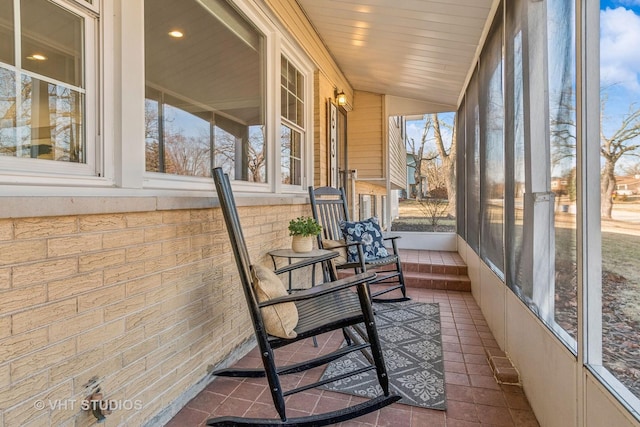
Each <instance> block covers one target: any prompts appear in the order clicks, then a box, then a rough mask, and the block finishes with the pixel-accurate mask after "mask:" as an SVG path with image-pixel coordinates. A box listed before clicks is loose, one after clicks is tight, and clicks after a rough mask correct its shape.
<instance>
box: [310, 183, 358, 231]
mask: <svg viewBox="0 0 640 427" xmlns="http://www.w3.org/2000/svg"><path fill="white" fill-rule="evenodd" d="M309 198H310V200H311V210H312V212H313V217H314V218H315V219H316V221H318V223H320V225H322V238H324V239H330V240H341V239H342V238H343V236H342V230H341V229H340V223H341V222H342V221H348V220H349V211H348V207H347V200H346V197H345V194H344V190H343V189H342V188H340V189H338V188H333V187H319V188H316V189H313V187H309Z"/></svg>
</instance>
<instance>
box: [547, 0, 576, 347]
mask: <svg viewBox="0 0 640 427" xmlns="http://www.w3.org/2000/svg"><path fill="white" fill-rule="evenodd" d="M574 16H575V13H574V2H573V1H572V0H551V1H549V3H548V7H547V32H548V37H547V39H548V50H549V54H548V56H549V122H550V123H549V124H550V128H549V137H550V143H551V150H550V155H551V159H550V166H551V192H552V193H553V194H554V198H555V208H554V229H555V279H556V280H555V313H554V320H555V321H556V323H557V324H558V325H559V326H560V327H562V328H563V329H564V330H565V331H566V332H568V333H569V335H570V336H571V338H573V339H574V340H575V339H576V338H577V333H578V318H577V306H578V305H577V273H576V125H575V123H576V98H575V87H576V78H575V71H574V70H575V55H574V49H575V48H574V46H575V38H574V33H575V25H574V24H575V21H574V19H569V18H567V17H574Z"/></svg>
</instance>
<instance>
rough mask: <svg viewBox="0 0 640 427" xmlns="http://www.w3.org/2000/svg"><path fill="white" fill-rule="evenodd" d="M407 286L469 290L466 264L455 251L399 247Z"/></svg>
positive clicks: (469, 282) (469, 284) (469, 283)
mask: <svg viewBox="0 0 640 427" xmlns="http://www.w3.org/2000/svg"><path fill="white" fill-rule="evenodd" d="M400 260H401V261H402V271H403V273H404V278H405V284H406V285H407V287H415V288H423V289H446V290H452V291H465V292H470V291H471V281H470V280H469V276H468V275H467V272H468V270H467V266H466V264H465V263H464V261H463V260H462V257H460V255H458V253H457V252H443V251H423V250H412V249H401V250H400Z"/></svg>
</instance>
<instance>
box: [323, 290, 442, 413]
mask: <svg viewBox="0 0 640 427" xmlns="http://www.w3.org/2000/svg"><path fill="white" fill-rule="evenodd" d="M374 307H375V311H376V325H377V327H378V335H379V336H380V341H381V344H382V348H383V350H384V360H385V363H386V365H387V371H388V374H389V380H390V381H389V382H390V390H391V392H392V393H395V394H398V395H400V396H402V399H401V400H400V401H399V403H404V404H407V405H413V406H421V407H424V408H430V409H438V410H442V411H444V410H446V400H445V391H444V364H443V361H442V338H441V335H440V307H439V306H438V304H426V303H420V302H413V301H405V302H399V303H385V304H379V303H374ZM366 364H367V363H366V359H365V358H364V356H362V354H361V353H360V352H353V353H350V354H349V355H347V356H345V357H342V358H341V359H338V360H336V361H333V362H331V363H330V364H329V365H328V366H327V368H326V370H325V372H324V374H323V375H322V378H323V379H324V378H328V377H332V376H335V375H338V374H340V373H342V372H348V371H353V370H356V369H358V368H361V367H363V366H365V365H366ZM322 388H324V389H326V390H332V391H338V392H342V393H348V394H354V395H358V396H367V397H375V396H380V395H381V394H382V389H381V388H380V386H379V385H378V380H377V378H376V374H375V371H367V372H365V373H364V374H361V375H358V376H353V377H349V378H345V379H343V380H339V381H334V382H332V383H329V384H326V385H324V386H323V387H322Z"/></svg>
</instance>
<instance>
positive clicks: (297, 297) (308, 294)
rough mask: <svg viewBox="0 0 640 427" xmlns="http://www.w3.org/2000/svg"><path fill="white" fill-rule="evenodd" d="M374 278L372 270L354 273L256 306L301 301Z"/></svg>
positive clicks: (374, 274)
mask: <svg viewBox="0 0 640 427" xmlns="http://www.w3.org/2000/svg"><path fill="white" fill-rule="evenodd" d="M375 278H376V273H374V272H366V273H360V274H355V275H353V276H349V277H345V278H344V279H340V280H336V281H335V282H327V283H323V284H321V285H316V286H314V287H312V288H309V289H304V290H301V291H297V292H294V293H292V294H289V295H285V296H282V297H278V298H274V299H270V300H268V301H263V302H260V303H258V306H259V307H260V308H262V307H268V306H270V305H274V304H280V303H283V302H294V301H302V300H305V299H310V298H315V297H318V296H320V295H325V294H330V293H333V292H337V291H341V290H343V289H347V288H350V287H352V286H357V285H361V284H364V283H366V282H368V281H370V280H372V279H375Z"/></svg>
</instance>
